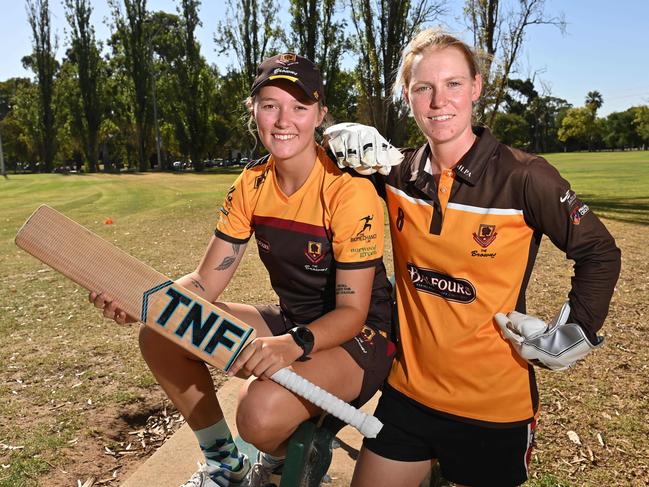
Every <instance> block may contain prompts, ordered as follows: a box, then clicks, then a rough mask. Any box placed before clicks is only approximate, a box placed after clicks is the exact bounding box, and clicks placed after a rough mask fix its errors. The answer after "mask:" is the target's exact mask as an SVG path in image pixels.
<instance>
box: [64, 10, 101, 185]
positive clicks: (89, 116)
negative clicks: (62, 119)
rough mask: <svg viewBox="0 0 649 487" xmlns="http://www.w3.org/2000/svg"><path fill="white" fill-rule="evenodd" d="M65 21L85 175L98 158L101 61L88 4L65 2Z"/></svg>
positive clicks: (94, 169)
mask: <svg viewBox="0 0 649 487" xmlns="http://www.w3.org/2000/svg"><path fill="white" fill-rule="evenodd" d="M65 7H66V18H67V21H68V24H70V29H71V30H70V44H71V47H70V51H69V58H70V61H71V62H72V63H73V64H74V65H75V67H76V71H77V80H78V84H79V93H80V95H81V105H82V109H83V123H82V127H81V136H82V138H83V144H82V147H83V151H84V155H85V158H86V161H87V163H88V171H90V172H95V171H96V170H97V161H98V158H99V128H100V127H101V121H102V116H103V103H102V99H101V82H102V77H103V74H102V69H103V61H102V59H101V56H100V54H99V51H100V48H99V47H98V45H97V42H96V40H95V29H94V27H93V26H92V24H91V23H90V15H91V14H92V7H91V6H90V2H89V1H88V0H65Z"/></svg>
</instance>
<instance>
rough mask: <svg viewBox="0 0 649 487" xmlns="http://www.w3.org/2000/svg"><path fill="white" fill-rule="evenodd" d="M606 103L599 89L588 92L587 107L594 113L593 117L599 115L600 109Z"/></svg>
mask: <svg viewBox="0 0 649 487" xmlns="http://www.w3.org/2000/svg"><path fill="white" fill-rule="evenodd" d="M603 104H604V98H603V97H602V94H601V93H600V92H599V91H589V92H588V93H587V94H586V108H588V109H589V110H590V112H591V113H592V114H593V118H595V117H596V116H597V110H599V109H600V108H601V107H602V105H603Z"/></svg>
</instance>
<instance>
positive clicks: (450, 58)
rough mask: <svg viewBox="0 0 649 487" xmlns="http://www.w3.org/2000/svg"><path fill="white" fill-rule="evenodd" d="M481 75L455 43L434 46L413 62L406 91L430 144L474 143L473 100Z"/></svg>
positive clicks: (478, 95)
mask: <svg viewBox="0 0 649 487" xmlns="http://www.w3.org/2000/svg"><path fill="white" fill-rule="evenodd" d="M481 89H482V78H481V77H480V75H479V74H478V75H476V76H475V77H474V76H472V75H471V70H470V68H469V64H468V62H467V60H466V57H465V56H464V54H463V53H462V51H461V50H460V49H458V48H456V47H444V48H431V49H427V50H425V51H424V52H422V53H421V54H418V55H417V57H416V59H415V60H414V62H413V63H412V70H411V77H410V82H409V84H408V86H407V87H406V89H404V95H405V97H406V100H407V101H408V104H409V105H410V109H411V110H412V114H413V116H414V117H415V121H416V122H417V125H418V126H419V129H420V130H421V131H422V133H423V134H424V135H425V136H426V138H427V139H428V142H429V143H430V144H431V145H436V146H440V145H442V144H449V143H451V144H453V143H458V144H467V143H468V144H469V145H470V144H471V143H472V141H473V132H472V130H471V114H472V108H473V102H474V101H476V100H477V99H478V98H479V97H480V90H481Z"/></svg>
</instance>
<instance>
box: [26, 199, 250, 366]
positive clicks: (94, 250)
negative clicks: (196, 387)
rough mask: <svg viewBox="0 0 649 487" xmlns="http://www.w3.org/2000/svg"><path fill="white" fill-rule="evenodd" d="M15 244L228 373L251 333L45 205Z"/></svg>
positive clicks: (247, 328) (227, 315) (151, 269)
mask: <svg viewBox="0 0 649 487" xmlns="http://www.w3.org/2000/svg"><path fill="white" fill-rule="evenodd" d="M15 241H16V245H18V246H19V247H20V248H22V249H23V250H26V251H27V252H29V253H30V254H32V255H33V256H34V257H36V258H37V259H39V260H40V261H42V262H44V263H45V264H47V265H49V266H50V267H52V268H53V269H54V270H56V271H58V272H60V273H61V274H63V275H65V276H66V277H68V278H69V279H71V280H72V281H74V282H76V283H77V284H79V285H80V286H82V287H84V288H86V289H87V290H89V291H96V292H102V293H106V294H108V295H110V296H111V297H113V299H115V300H116V301H117V302H118V303H119V305H120V307H121V308H122V309H123V310H124V311H126V312H127V313H128V314H130V315H131V316H134V317H136V318H138V319H139V320H140V321H141V322H143V323H145V324H146V325H147V326H150V327H151V328H153V329H155V330H156V331H157V332H158V333H162V334H164V335H166V336H167V337H168V338H169V339H171V340H173V341H174V342H176V343H178V344H179V345H181V346H182V347H183V348H185V349H187V350H189V351H190V352H192V353H193V354H194V355H196V356H197V357H200V358H201V359H202V360H204V361H205V362H207V363H209V364H211V365H214V366H215V367H218V368H221V369H224V370H227V369H228V367H229V366H230V365H231V364H232V362H233V361H234V359H235V358H236V356H237V354H238V353H239V352H240V351H241V350H242V349H243V347H244V346H245V345H246V343H248V342H249V341H250V340H252V339H253V338H254V336H255V330H254V328H252V327H250V326H248V325H246V324H245V323H244V322H242V321H241V320H239V319H238V318H236V317H235V316H232V315H231V314H229V313H226V312H225V311H223V310H221V309H219V308H218V307H216V306H214V305H213V304H211V303H209V302H207V301H206V300H204V299H203V298H201V297H200V296H197V295H196V294H194V293H192V292H191V291H189V290H187V289H185V288H183V287H181V286H178V285H176V284H174V283H173V281H171V279H169V278H168V277H167V276H165V275H164V274H161V273H160V272H158V271H156V270H155V269H153V268H151V267H149V266H148V265H146V264H145V263H143V262H142V261H140V260H138V259H136V258H135V257H133V256H131V255H129V254H127V253H126V252H124V251H122V250H120V249H119V248H117V247H116V246H114V245H113V244H112V243H110V242H108V241H106V240H104V239H103V238H101V237H100V236H98V235H96V234H95V233H93V232H91V231H90V230H88V229H87V228H85V227H83V226H81V225H79V224H78V223H76V222H75V221H73V220H71V219H69V218H68V217H66V216H65V215H63V214H61V213H59V212H58V211H56V210H54V209H53V208H50V207H49V206H47V205H43V206H41V207H39V208H38V209H37V210H36V211H35V212H34V213H33V214H32V215H31V217H29V219H28V220H27V222H25V224H24V225H23V227H22V228H21V229H20V230H19V231H18V234H17V235H16V239H15Z"/></svg>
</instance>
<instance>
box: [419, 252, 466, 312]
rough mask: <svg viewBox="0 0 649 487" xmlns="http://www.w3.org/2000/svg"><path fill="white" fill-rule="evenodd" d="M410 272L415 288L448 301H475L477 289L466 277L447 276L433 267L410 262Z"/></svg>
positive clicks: (464, 302)
mask: <svg viewBox="0 0 649 487" xmlns="http://www.w3.org/2000/svg"><path fill="white" fill-rule="evenodd" d="M407 267H408V274H409V275H410V281H411V282H412V284H413V286H415V289H417V290H418V291H422V292H425V293H428V294H434V295H435V296H439V297H440V298H444V299H446V300H447V301H453V302H456V303H463V304H468V303H472V302H473V301H475V298H476V290H475V287H474V286H473V284H471V283H470V282H469V281H467V280H466V279H459V278H456V277H452V276H447V275H446V274H442V273H441V272H437V271H434V270H432V269H425V268H423V267H417V266H416V265H415V264H412V263H410V262H408V266H407Z"/></svg>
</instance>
